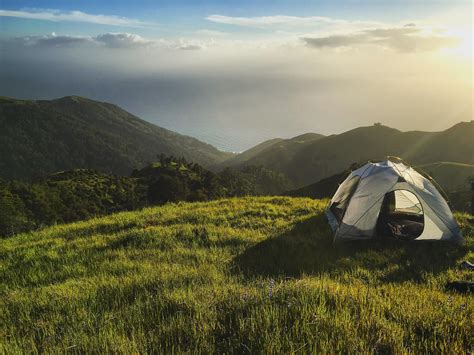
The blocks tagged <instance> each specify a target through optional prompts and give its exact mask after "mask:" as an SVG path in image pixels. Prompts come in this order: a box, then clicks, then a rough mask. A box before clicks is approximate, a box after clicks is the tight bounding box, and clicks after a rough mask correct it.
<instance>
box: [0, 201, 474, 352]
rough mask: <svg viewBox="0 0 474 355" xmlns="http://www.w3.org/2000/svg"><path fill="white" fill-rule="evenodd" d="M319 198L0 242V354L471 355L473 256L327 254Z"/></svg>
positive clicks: (441, 250)
mask: <svg viewBox="0 0 474 355" xmlns="http://www.w3.org/2000/svg"><path fill="white" fill-rule="evenodd" d="M324 205H325V201H315V200H310V199H292V198H281V197H280V198H277V197H266V198H240V199H237V198H236V199H229V200H219V201H214V202H206V203H180V204H168V205H165V206H162V207H156V208H148V209H144V210H142V211H139V212H126V213H119V214H115V215H112V216H109V217H105V218H100V219H93V220H90V221H86V222H80V223H75V224H69V225H57V226H54V227H51V228H47V229H44V230H42V231H39V232H35V233H29V234H21V235H17V236H14V237H12V238H8V239H3V240H0V262H1V264H0V266H1V267H0V279H1V280H2V283H1V288H0V296H1V297H0V309H1V310H2V312H1V313H0V317H1V318H0V320H1V321H0V334H2V336H0V352H1V353H5V354H10V353H25V352H42V353H64V352H66V351H74V352H77V353H88V352H111V353H117V352H118V353H170V352H178V353H179V352H191V353H196V352H201V353H247V352H248V353H292V352H296V351H301V350H303V351H304V352H305V353H334V352H336V353H339V352H341V353H348V352H354V353H374V352H375V353H382V352H383V353H424V352H426V351H427V350H429V352H434V353H438V352H439V353H442V352H451V353H457V354H462V353H468V352H469V351H470V349H471V346H472V325H473V324H472V319H473V312H474V303H473V302H472V298H471V297H472V296H470V295H462V294H455V293H448V292H445V291H444V284H445V282H446V281H448V280H454V279H469V277H470V275H469V271H462V270H460V269H459V268H458V266H457V264H458V263H459V262H460V261H461V260H466V259H467V260H469V259H470V260H471V261H472V258H473V257H474V253H473V241H474V230H473V227H472V226H468V225H467V224H466V219H467V218H468V216H467V215H460V214H457V218H458V219H459V221H460V222H461V225H462V228H463V233H464V235H465V238H466V244H465V246H456V245H452V244H449V243H407V244H392V243H388V244H387V243H385V244H383V245H382V244H378V243H357V244H356V243H352V244H343V245H333V244H332V237H331V233H330V230H329V228H328V226H327V224H326V220H325V216H324V214H323V206H324Z"/></svg>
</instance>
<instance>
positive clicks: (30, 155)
mask: <svg viewBox="0 0 474 355" xmlns="http://www.w3.org/2000/svg"><path fill="white" fill-rule="evenodd" d="M160 154H164V155H166V156H171V155H172V156H175V157H184V158H185V159H186V160H188V161H192V162H196V163H198V164H200V165H202V166H204V167H206V168H210V169H212V170H214V171H221V170H223V169H224V168H227V167H232V168H235V169H237V170H241V169H244V167H246V166H263V167H264V168H266V169H269V170H272V171H275V172H278V173H282V174H284V175H285V176H287V177H288V178H289V179H290V181H291V183H292V184H293V187H295V188H301V187H304V186H307V185H310V184H314V183H315V182H318V181H320V180H322V179H325V178H328V177H333V176H334V175H335V174H340V173H341V172H343V171H345V170H347V169H348V168H349V167H350V166H351V164H353V163H361V162H365V161H367V160H370V159H377V158H383V157H385V156H388V155H394V156H399V157H401V158H403V159H406V160H407V161H409V162H410V163H412V164H413V165H415V166H421V167H422V168H423V169H424V170H425V171H426V172H428V173H431V174H432V175H434V177H435V178H437V179H438V180H443V181H445V182H446V183H447V184H449V187H448V188H449V189H451V188H454V187H455V186H456V185H459V184H460V183H462V181H464V180H463V179H465V178H466V176H470V175H469V174H471V172H472V165H474V121H470V122H461V123H458V124H456V125H454V126H453V127H451V128H449V129H447V130H445V131H442V132H421V131H410V132H401V131H399V130H397V129H393V128H390V127H386V126H383V125H380V124H375V125H373V126H369V127H359V128H356V129H353V130H350V131H347V132H344V133H341V134H334V135H330V136H323V135H321V134H317V133H307V134H303V135H300V136H297V137H294V138H291V139H281V138H276V139H272V140H269V141H265V142H263V143H260V144H259V145H257V146H255V147H253V148H251V149H249V150H247V151H245V152H243V153H240V154H232V153H226V152H222V151H219V150H218V149H216V148H214V147H213V146H211V145H209V144H206V143H204V142H201V141H199V140H197V139H195V138H192V137H188V136H184V135H181V134H178V133H176V132H172V131H169V130H167V129H164V128H161V127H158V126H156V125H153V124H151V123H148V122H146V121H143V120H141V119H140V118H138V117H136V116H134V115H132V114H130V113H128V112H126V111H124V110H122V109H121V108H119V107H117V106H115V105H113V104H109V103H103V102H97V101H93V100H89V99H86V98H82V97H77V96H68V97H64V98H61V99H57V100H51V101H44V100H41V101H30V100H16V99H10V98H0V178H4V179H28V178H32V177H35V176H41V175H45V174H50V173H53V172H56V171H61V170H70V169H77V168H87V169H97V170H100V171H105V172H111V173H114V174H120V175H128V174H130V172H131V171H132V170H133V169H135V168H142V167H143V166H145V165H147V164H149V163H150V162H154V161H156V160H157V156H158V155H160ZM440 162H442V163H440ZM461 180H462V181H461ZM440 183H441V184H443V182H442V181H440ZM443 185H444V184H443ZM444 187H445V188H446V186H444Z"/></svg>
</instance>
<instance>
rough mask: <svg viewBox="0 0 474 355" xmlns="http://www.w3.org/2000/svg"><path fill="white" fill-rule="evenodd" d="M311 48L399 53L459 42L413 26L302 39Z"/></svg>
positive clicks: (425, 49) (430, 49) (428, 49)
mask: <svg viewBox="0 0 474 355" xmlns="http://www.w3.org/2000/svg"><path fill="white" fill-rule="evenodd" d="M302 40H303V41H304V42H305V43H306V45H307V46H308V47H311V48H338V47H354V46H359V45H378V46H382V47H386V48H391V49H395V50H398V51H400V52H425V51H434V50H438V49H441V48H446V47H453V46H455V45H456V44H458V42H459V40H458V39H457V38H454V37H448V36H440V35H435V34H433V33H424V30H423V29H422V28H418V27H416V25H415V24H408V25H405V26H403V27H400V28H376V29H368V30H363V31H357V32H354V33H348V34H343V35H331V36H325V37H315V38H312V37H303V38H302Z"/></svg>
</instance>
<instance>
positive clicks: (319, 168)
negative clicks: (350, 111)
mask: <svg viewBox="0 0 474 355" xmlns="http://www.w3.org/2000/svg"><path fill="white" fill-rule="evenodd" d="M472 137H474V121H470V122H460V123H457V124H455V125H453V126H451V127H449V128H448V129H446V130H444V131H439V132H424V131H407V132H403V131H400V130H398V129H395V128H391V127H387V126H383V125H380V124H375V125H373V126H364V127H357V128H354V129H352V130H349V131H346V132H343V133H340V134H333V135H330V136H325V137H322V138H319V139H316V140H314V141H310V142H309V143H307V144H303V145H302V146H301V148H300V149H298V150H297V151H295V152H294V153H293V154H280V153H281V151H276V150H275V151H271V148H272V147H275V145H273V146H270V147H269V148H267V149H266V150H264V151H262V152H260V153H259V154H257V155H254V156H253V157H252V159H250V160H249V161H244V162H239V164H240V165H246V164H257V163H258V165H262V166H264V167H265V168H267V169H271V170H275V171H277V172H281V173H284V174H286V175H287V176H288V177H289V178H290V180H291V181H293V183H294V184H295V186H296V187H303V186H305V185H308V184H311V183H314V182H315V181H319V180H321V179H324V178H326V177H330V176H332V175H334V174H338V173H340V172H341V171H344V170H346V169H347V168H348V167H349V166H350V165H351V164H353V163H361V162H364V161H367V160H371V159H376V158H384V157H386V156H390V155H392V156H399V157H402V158H404V159H406V160H407V161H409V162H411V163H412V164H415V165H422V164H430V163H436V162H439V161H449V162H452V163H465V164H474V139H472ZM233 159H235V158H231V159H229V160H227V161H224V162H223V163H221V165H224V166H226V165H227V164H229V162H231V161H232V160H233ZM239 164H237V165H234V167H235V168H238V167H239Z"/></svg>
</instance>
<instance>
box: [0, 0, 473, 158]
mask: <svg viewBox="0 0 474 355" xmlns="http://www.w3.org/2000/svg"><path fill="white" fill-rule="evenodd" d="M472 16H473V6H472V2H471V1H456V0H450V1H400V0H394V1H388V0H366V1H362V0H361V1H358V0H346V1H337V0H327V1H325V0H319V1H311V0H306V1H302V0H294V1H281V0H273V1H256V0H253V1H247V0H244V1H232V0H230V1H204V0H202V1H196V0H195V1H176V0H175V1H151V0H141V1H133V2H131V1H122V0H117V1H112V0H111V1H89V0H83V1H67V2H66V1H59V0H57V1H21V0H15V1H10V0H2V1H1V2H0V62H1V63H0V64H1V65H0V95H3V96H10V97H16V98H24V99H54V98H58V97H63V96H67V95H81V96H85V97H89V98H91V99H96V100H101V101H108V102H112V103H115V104H117V105H119V106H121V107H123V108H124V109H126V110H128V111H130V112H132V113H134V114H136V115H137V116H139V117H141V118H143V119H146V120H148V121H150V122H153V123H155V124H157V125H159V126H162V127H165V128H168V129H171V130H175V131H177V132H180V133H183V134H187V135H191V136H194V137H196V138H198V139H201V140H203V141H206V142H208V143H211V144H213V145H215V146H216V147H218V148H219V149H223V150H228V151H242V150H245V149H247V148H250V147H251V146H253V145H255V144H258V143H260V142H262V141H264V140H266V139H271V138H275V137H282V138H288V137H292V136H296V135H298V134H302V133H306V132H317V133H322V134H334V133H340V132H343V131H346V130H349V129H352V128H355V127H358V126H363V125H371V124H373V123H375V122H380V123H382V124H384V125H387V126H391V127H394V128H397V129H400V130H428V131H436V130H443V129H446V128H448V127H449V126H451V125H453V124H455V123H457V122H459V121H469V120H472V119H473V74H472V63H473V56H472Z"/></svg>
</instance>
